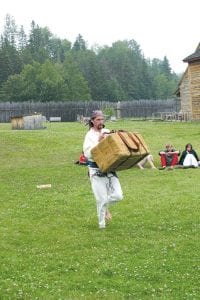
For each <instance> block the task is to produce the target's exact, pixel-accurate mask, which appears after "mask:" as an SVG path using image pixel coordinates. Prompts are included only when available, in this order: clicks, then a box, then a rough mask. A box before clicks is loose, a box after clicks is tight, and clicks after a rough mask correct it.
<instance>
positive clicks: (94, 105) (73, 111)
mask: <svg viewBox="0 0 200 300" xmlns="http://www.w3.org/2000/svg"><path fill="white" fill-rule="evenodd" d="M95 109H101V110H103V111H104V113H105V114H109V115H113V116H116V117H117V118H152V117H155V116H159V115H160V114H161V113H163V112H178V111H179V110H180V102H179V101H178V100H176V99H167V100H134V101H123V102H105V101H102V102H101V101H90V102H84V101H77V102H74V101H73V102H15V103H9V102H1V103H0V123H7V122H10V120H11V118H13V117H15V116H17V117H18V116H28V115H32V114H35V113H40V114H42V115H43V116H45V117H46V119H47V120H49V119H50V117H60V118H61V121H62V122H74V121H76V120H77V116H84V117H88V116H90V114H91V112H92V111H93V110H95Z"/></svg>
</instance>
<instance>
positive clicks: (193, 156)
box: [179, 143, 200, 168]
mask: <svg viewBox="0 0 200 300" xmlns="http://www.w3.org/2000/svg"><path fill="white" fill-rule="evenodd" d="M179 165H181V166H183V167H186V168H197V167H198V166H200V160H199V156H198V155H197V153H196V151H195V150H193V148H192V145H191V144H190V143H188V144H187V145H186V146H185V150H184V151H183V152H182V154H181V157H180V160H179Z"/></svg>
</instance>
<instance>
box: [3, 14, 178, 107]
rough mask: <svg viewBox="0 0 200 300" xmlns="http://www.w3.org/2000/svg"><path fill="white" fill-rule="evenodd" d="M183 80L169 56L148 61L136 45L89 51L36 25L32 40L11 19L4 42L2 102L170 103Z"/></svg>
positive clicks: (121, 44)
mask: <svg viewBox="0 0 200 300" xmlns="http://www.w3.org/2000/svg"><path fill="white" fill-rule="evenodd" d="M178 80H179V78H178V76H177V75H176V74H175V73H174V72H173V71H172V70H171V68H170V64H169V61H168V59H167V57H164V58H163V60H160V59H156V58H155V59H152V60H148V59H146V58H145V57H144V55H143V53H142V51H141V49H140V46H139V45H138V44H137V42H136V41H135V40H124V41H116V42H115V43H113V44H112V46H110V47H109V46H103V47H96V48H91V49H89V48H88V47H87V43H86V41H85V40H84V39H83V37H82V36H81V35H78V37H77V38H76V40H75V42H74V43H73V44H72V43H71V42H70V41H68V40H67V39H60V38H59V37H57V36H55V35H54V34H52V33H51V32H50V30H49V29H48V28H47V27H44V28H42V27H40V26H39V25H37V24H35V22H34V21H32V23H31V28H30V32H29V35H26V33H25V31H24V28H23V26H21V27H20V28H18V26H17V25H16V23H15V20H14V18H13V17H11V16H10V15H7V16H6V19H5V25H4V31H3V33H2V34H1V40H0V101H1V102H3V101H10V102H11V101H12V102H22V101H33V102H37V101H40V102H49V101H80V100H84V101H86V100H95V101H119V100H120V101H125V100H135V99H167V98H169V97H172V95H173V92H174V91H175V89H176V86H177V82H178Z"/></svg>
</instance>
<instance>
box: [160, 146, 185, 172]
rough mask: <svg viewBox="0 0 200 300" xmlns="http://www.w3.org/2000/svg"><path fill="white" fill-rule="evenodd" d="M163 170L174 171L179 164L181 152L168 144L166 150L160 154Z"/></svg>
mask: <svg viewBox="0 0 200 300" xmlns="http://www.w3.org/2000/svg"><path fill="white" fill-rule="evenodd" d="M159 155H160V161H161V166H162V169H165V168H166V167H169V168H170V169H173V168H174V166H175V165H177V164H178V156H179V155H180V151H178V150H175V149H174V148H173V146H172V145H171V144H166V146H165V150H163V151H160V152H159Z"/></svg>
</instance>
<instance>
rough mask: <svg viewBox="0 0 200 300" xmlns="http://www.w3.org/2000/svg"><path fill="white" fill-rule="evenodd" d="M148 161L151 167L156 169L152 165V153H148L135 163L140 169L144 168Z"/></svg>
mask: <svg viewBox="0 0 200 300" xmlns="http://www.w3.org/2000/svg"><path fill="white" fill-rule="evenodd" d="M147 163H149V164H150V166H151V169H156V167H155V166H154V163H153V155H151V154H148V155H147V156H145V157H144V158H143V159H142V160H141V161H140V162H139V163H137V166H138V168H140V169H141V170H143V169H144V166H145V165H146V164H147Z"/></svg>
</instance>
